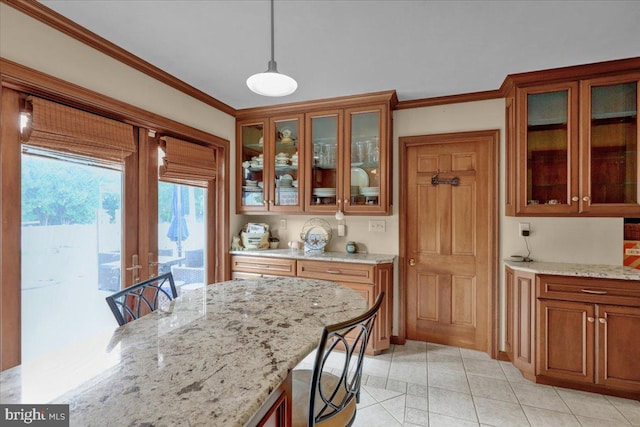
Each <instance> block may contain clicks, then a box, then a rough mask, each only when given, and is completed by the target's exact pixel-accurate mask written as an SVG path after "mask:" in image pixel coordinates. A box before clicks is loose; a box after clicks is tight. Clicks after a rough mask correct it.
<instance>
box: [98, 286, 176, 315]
mask: <svg viewBox="0 0 640 427" xmlns="http://www.w3.org/2000/svg"><path fill="white" fill-rule="evenodd" d="M177 296H178V292H177V290H176V285H175V283H174V282H173V275H172V274H171V273H166V274H162V275H160V276H157V277H153V278H151V279H148V280H145V281H144V282H140V283H138V284H135V285H133V286H130V287H128V288H126V289H123V290H121V291H118V292H116V293H114V294H112V295H110V296H108V297H107V298H106V300H107V304H109V308H111V312H112V313H113V315H114V316H115V318H116V320H117V321H118V325H120V326H122V325H124V324H125V323H128V322H130V321H132V320H135V319H137V318H139V317H140V316H141V315H144V314H146V313H149V312H152V311H155V310H156V309H157V308H158V307H159V306H160V305H161V304H164V303H165V302H168V301H171V300H173V299H174V298H176V297H177Z"/></svg>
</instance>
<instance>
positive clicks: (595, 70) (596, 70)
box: [500, 57, 640, 96]
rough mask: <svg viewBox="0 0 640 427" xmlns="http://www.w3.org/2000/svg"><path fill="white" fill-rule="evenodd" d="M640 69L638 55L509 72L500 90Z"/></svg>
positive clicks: (505, 91) (504, 92)
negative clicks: (544, 68)
mask: <svg viewBox="0 0 640 427" xmlns="http://www.w3.org/2000/svg"><path fill="white" fill-rule="evenodd" d="M635 71H640V57H634V58H625V59H616V60H613V61H603V62H594V63H591V64H584V65H573V66H570V67H561V68H550V69H547V70H539V71H530V72H526V73H518V74H509V75H508V76H507V77H506V78H505V79H504V82H503V83H502V86H501V87H500V91H502V92H503V94H504V96H506V95H507V94H508V93H509V91H510V90H511V89H513V88H514V87H516V86H517V87H526V86H530V85H535V84H539V83H560V82H565V81H569V80H585V79H590V78H593V77H603V76H606V75H608V74H617V73H621V72H625V73H626V72H635Z"/></svg>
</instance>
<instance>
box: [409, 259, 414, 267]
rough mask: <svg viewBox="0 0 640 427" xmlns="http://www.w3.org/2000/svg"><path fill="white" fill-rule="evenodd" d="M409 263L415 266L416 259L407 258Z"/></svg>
mask: <svg viewBox="0 0 640 427" xmlns="http://www.w3.org/2000/svg"><path fill="white" fill-rule="evenodd" d="M409 265H410V266H411V267H413V266H415V265H416V260H415V259H413V258H410V259H409Z"/></svg>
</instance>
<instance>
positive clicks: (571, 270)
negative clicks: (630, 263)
mask: <svg viewBox="0 0 640 427" xmlns="http://www.w3.org/2000/svg"><path fill="white" fill-rule="evenodd" d="M503 261H504V264H505V265H507V266H509V267H510V268H512V269H514V270H518V271H524V272H529V273H535V274H551V275H556V276H573V277H592V278H598V279H618V280H632V281H640V270H637V269H635V268H631V267H624V266H618V265H605V264H578V263H559V262H539V261H532V262H517V261H512V260H503Z"/></svg>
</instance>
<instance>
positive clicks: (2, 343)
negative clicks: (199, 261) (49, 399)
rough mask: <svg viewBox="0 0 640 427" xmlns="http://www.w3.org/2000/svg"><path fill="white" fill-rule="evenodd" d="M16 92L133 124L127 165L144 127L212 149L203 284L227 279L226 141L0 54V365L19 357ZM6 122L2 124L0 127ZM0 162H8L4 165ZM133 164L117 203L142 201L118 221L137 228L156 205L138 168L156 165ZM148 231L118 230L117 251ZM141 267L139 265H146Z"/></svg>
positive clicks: (133, 159)
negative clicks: (133, 170)
mask: <svg viewBox="0 0 640 427" xmlns="http://www.w3.org/2000/svg"><path fill="white" fill-rule="evenodd" d="M20 92H22V93H30V94H33V95H36V96H41V97H44V98H47V99H49V100H51V101H54V102H59V103H63V104H66V105H69V106H71V107H74V108H79V109H81V110H84V111H88V112H91V113H94V114H98V115H102V116H104V117H107V118H111V119H114V120H119V121H121V122H124V123H128V124H130V125H133V126H135V127H137V128H139V131H138V132H137V133H136V137H137V138H136V139H137V140H138V141H139V142H142V144H141V148H140V147H139V151H138V152H136V153H134V154H132V155H131V156H129V158H128V159H127V160H126V161H127V162H132V163H133V164H136V163H138V162H139V160H140V159H141V158H144V157H145V156H140V152H141V151H140V149H142V150H145V145H146V150H149V149H150V146H151V145H150V144H149V141H147V139H148V138H147V135H148V131H155V132H158V133H165V134H170V135H173V136H175V137H178V138H184V139H185V140H189V141H198V142H200V143H201V144H206V145H207V146H208V147H211V148H214V149H215V150H216V162H217V165H216V169H217V174H216V179H214V180H212V181H210V184H209V186H208V188H207V190H208V196H209V197H208V201H207V209H208V210H209V212H210V215H213V218H214V219H215V221H213V222H214V223H213V224H211V226H210V227H209V232H208V235H207V240H208V242H209V243H208V246H209V248H210V249H211V250H210V251H208V252H209V253H208V255H207V265H208V276H207V280H208V282H209V283H214V282H219V281H223V280H228V279H229V278H230V275H231V270H230V261H229V254H228V242H229V241H230V237H229V227H228V224H229V164H230V163H229V162H230V158H229V151H230V143H229V141H228V140H226V139H223V138H220V137H218V136H216V135H213V134H210V133H207V132H204V131H201V130H198V129H195V128H192V127H190V126H187V125H184V124H182V123H179V122H176V121H174V120H171V119H167V118H165V117H162V116H159V115H157V114H155V113H152V112H149V111H146V110H143V109H141V108H138V107H135V106H133V105H130V104H127V103H125V102H122V101H118V100H116V99H113V98H110V97H108V96H105V95H101V94H99V93H97V92H94V91H91V90H89V89H85V88H82V87H80V86H77V85H75V84H73V83H69V82H66V81H64V80H61V79H59V78H57V77H53V76H51V75H48V74H45V73H42V72H40V71H37V70H34V69H32V68H28V67H25V66H23V65H20V64H17V63H15V62H13V61H10V60H7V59H4V58H0V98H1V100H2V103H0V110H1V114H0V119H1V120H2V121H3V126H2V133H1V134H0V164H2V165H3V167H2V168H1V169H0V170H1V171H2V174H1V175H0V195H1V196H2V199H1V200H0V213H2V219H3V221H2V228H0V254H1V255H2V256H0V272H1V273H0V295H1V296H2V298H1V300H0V301H1V303H0V371H2V370H5V369H8V368H10V367H12V366H15V365H18V364H20V362H21V354H20V353H21V342H20V340H21V300H20V298H21V296H20V285H21V277H20V276H21V273H20V265H21V264H20V261H21V257H20V246H21V241H20V239H21V232H20V227H21V222H20V217H21V212H20V194H21V190H20V186H19V185H18V186H17V187H16V186H15V184H16V183H20V166H19V165H20V154H21V149H20V133H19V127H18V124H17V122H12V121H11V116H12V115H17V114H19V105H18V102H19V97H20ZM7 123H9V125H7V126H5V124H7ZM127 164H131V163H127ZM4 165H7V167H6V168H5V167H4ZM135 167H136V168H138V169H137V171H138V172H137V174H136V175H137V176H136V177H135V178H134V179H131V180H130V181H128V182H125V185H126V186H127V187H128V189H127V188H125V189H124V191H125V192H124V193H123V203H133V202H135V203H142V205H141V209H140V211H141V212H139V213H138V215H130V216H129V217H127V218H124V219H123V221H127V222H128V223H131V224H135V225H136V226H137V227H139V226H140V225H141V224H140V223H143V222H144V220H145V219H146V220H147V221H148V220H149V217H148V216H144V215H143V213H142V211H143V210H144V209H147V210H149V211H157V206H156V205H157V200H154V199H153V198H152V197H153V196H152V195H151V194H146V193H145V192H144V191H140V187H139V185H145V184H148V183H149V179H150V178H149V177H148V175H145V171H143V169H144V168H146V169H147V171H146V173H148V174H151V173H157V170H156V169H155V167H153V168H152V167H151V166H150V165H149V163H148V162H147V161H146V160H144V159H143V161H142V162H141V164H137V165H136V166H135ZM141 174H142V175H143V178H142V179H140V175H141ZM145 178H146V179H145ZM145 181H146V182H145ZM139 194H142V195H144V196H143V197H142V199H139V200H134V199H135V198H137V196H138V195H139ZM156 199H157V197H156ZM16 201H17V202H16ZM154 206H155V209H154ZM156 216H157V212H156ZM153 234H154V233H153V232H152V228H151V227H149V226H146V227H145V226H143V230H142V232H141V233H138V235H137V236H135V241H134V238H133V237H131V238H127V241H126V242H125V241H124V239H125V238H126V236H123V245H124V246H123V251H127V252H130V250H129V249H128V248H133V249H138V245H139V243H140V239H147V240H148V241H149V242H151V243H152V242H153V237H152V236H153ZM144 244H146V243H144ZM144 244H143V245H144ZM138 253H139V251H138ZM139 255H140V257H141V259H140V261H145V259H146V258H147V255H148V254H147V253H144V254H140V253H139ZM128 258H130V257H128ZM128 261H129V259H126V260H123V262H124V263H125V264H127V263H128ZM147 261H148V260H147ZM144 265H145V266H146V265H147V263H145V264H144ZM145 270H146V269H145Z"/></svg>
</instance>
